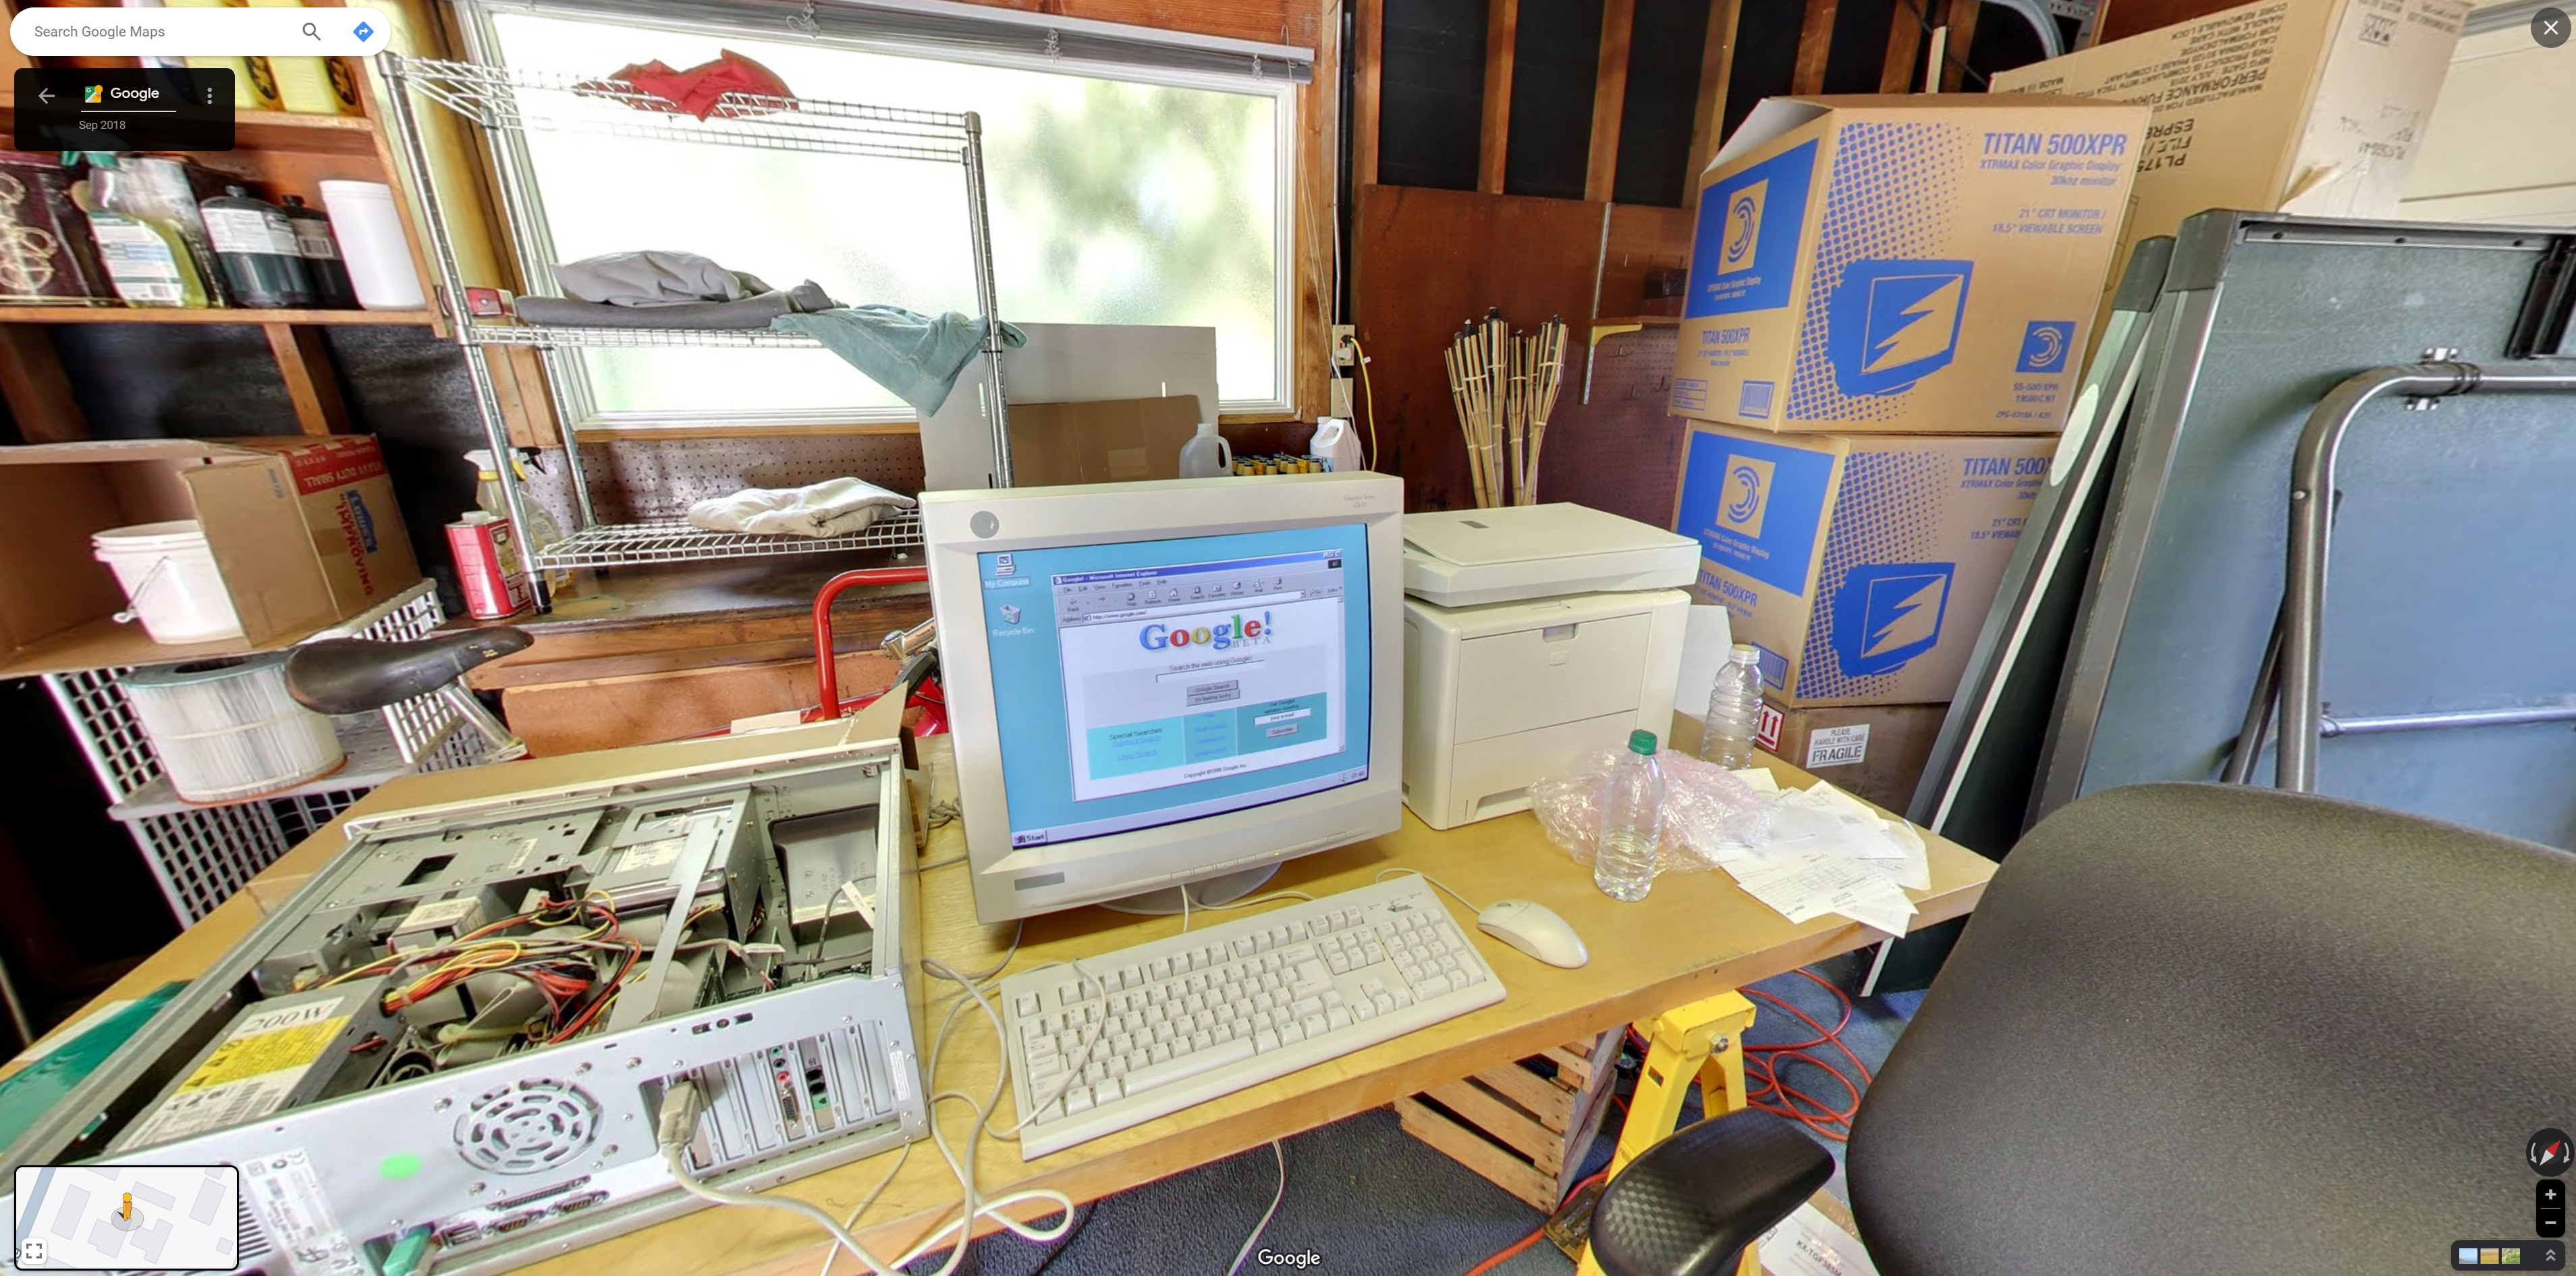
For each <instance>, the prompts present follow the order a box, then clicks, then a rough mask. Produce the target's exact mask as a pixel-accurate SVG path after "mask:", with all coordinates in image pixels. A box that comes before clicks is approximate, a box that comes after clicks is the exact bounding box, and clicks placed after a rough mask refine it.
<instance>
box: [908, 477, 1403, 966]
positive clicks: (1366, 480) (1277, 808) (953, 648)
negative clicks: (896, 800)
mask: <svg viewBox="0 0 2576 1276" xmlns="http://www.w3.org/2000/svg"><path fill="white" fill-rule="evenodd" d="M1352 522H1356V523H1359V524H1361V525H1362V526H1363V527H1364V528H1365V529H1366V531H1367V536H1368V590H1369V628H1368V632H1369V647H1370V652H1369V655H1370V659H1369V700H1370V705H1369V729H1368V742H1369V774H1368V778H1367V779H1365V780H1361V781H1359V782H1357V783H1354V784H1346V785H1343V786H1341V787H1339V788H1335V789H1328V790H1326V791H1324V792H1322V793H1315V794H1309V795H1307V796H1304V797H1297V798H1289V799H1286V800H1284V801H1278V802H1270V803H1265V804H1263V805H1260V806H1255V807H1250V808H1247V809H1244V810H1240V811H1230V812H1227V813H1225V814H1223V815H1212V816H1205V817H1202V818H1199V819H1195V820H1188V821H1184V822H1182V823H1178V824H1166V825H1162V826H1160V827H1156V828H1147V829H1136V830H1132V831H1129V832H1125V833H1111V834H1105V835H1102V836H1099V837H1092V838H1085V839H1083V840H1081V841H1077V842H1067V843H1062V844H1059V845H1052V846H1034V847H1026V848H1022V849H1019V850H1013V849H1012V847H1011V844H1010V843H1011V836H1010V816H1009V811H1008V808H1007V807H1006V806H1005V804H1004V803H1005V799H1004V792H1003V784H1002V753H1001V742H1000V733H999V729H998V726H997V724H996V722H995V718H994V711H993V672H992V665H991V663H990V660H989V653H988V652H987V650H986V646H985V643H984V641H983V635H984V607H983V598H982V585H981V582H980V579H979V576H978V573H977V571H976V563H975V558H976V555H978V554H984V553H992V552H997V551H1010V550H1037V549H1054V548H1059V547H1062V546H1066V545H1082V544H1105V543H1114V542H1123V541H1147V540H1173V539H1178V538H1182V537H1189V536H1223V535H1230V534H1234V533H1238V532H1264V531H1282V530H1293V529H1296V528H1301V527H1315V526H1323V525H1329V524H1335V523H1352ZM921 524H922V536H923V541H924V542H925V545H926V549H927V556H928V559H929V564H930V605H931V611H932V614H933V615H934V616H936V617H937V619H938V621H939V664H940V679H941V685H942V686H943V687H944V688H945V689H946V691H947V696H948V721H949V729H950V731H951V732H952V733H953V735H954V740H955V749H956V755H957V780H958V784H957V787H958V805H959V808H960V810H961V811H962V813H963V815H962V819H961V821H960V822H961V823H962V824H963V825H964V826H965V831H966V854H967V865H966V868H967V872H968V873H969V874H971V875H972V878H973V882H974V891H975V915H976V916H977V917H978V918H980V919H981V920H982V921H984V922H985V923H987V924H991V923H996V922H1006V921H1012V920H1015V919H1018V918H1022V917H1031V916H1035V915H1037V914H1039V913H1049V912H1055V911H1057V910H1059V909H1066V908H1075V907H1079V906H1081V905H1084V904H1096V903H1101V902H1103V901H1107V900H1114V899H1120V898H1124V897H1126V896H1130V895H1136V894H1141V893H1143V892H1146V891H1150V890H1157V889H1162V888H1166V887H1171V886H1177V885H1180V884H1182V883H1185V882H1191V881H1196V880H1199V879H1201V878H1205V877H1211V876H1215V875H1217V874H1220V873H1231V872H1237V871H1240V870H1244V869H1250V868H1256V867H1260V866H1263V865H1268V864H1274V863H1277V862H1279V861H1281V860H1286V859H1291V858H1294V857H1296V856H1299V855H1307V854H1312V853H1314V852H1316V851H1324V850H1330V849H1332V848H1333V847H1336V846H1343V845H1347V844H1349V843H1352V842H1356V841H1360V840H1363V839H1366V838H1371V837H1377V836H1380V835H1382V834H1386V833H1392V832H1394V831H1395V830H1396V829H1397V828H1398V827H1399V826H1401V824H1402V823H1403V819H1404V815H1403V775H1402V759H1403V756H1404V641H1403V623H1404V619H1403V618H1404V482H1403V480H1401V479H1397V478H1394V477H1391V476H1388V475H1383V474H1371V473H1354V474H1280V475H1266V476H1259V477H1225V478H1212V479H1177V480H1169V481H1155V482H1142V483H1103V484H1094V485H1088V486H1074V487H1035V488H1012V489H1003V490H997V491H947V492H925V493H923V494H922V497H921ZM1058 874H1060V875H1061V876H1060V878H1059V879H1058V880H1054V881H1049V880H1048V879H1049V878H1050V877H1051V876H1054V875H1058Z"/></svg>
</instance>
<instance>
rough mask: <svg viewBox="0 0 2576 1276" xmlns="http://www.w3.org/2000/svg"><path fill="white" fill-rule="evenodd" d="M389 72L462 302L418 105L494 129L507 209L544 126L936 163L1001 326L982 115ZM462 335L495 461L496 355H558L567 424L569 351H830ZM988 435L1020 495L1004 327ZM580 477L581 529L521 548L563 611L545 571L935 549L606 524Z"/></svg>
mask: <svg viewBox="0 0 2576 1276" xmlns="http://www.w3.org/2000/svg"><path fill="white" fill-rule="evenodd" d="M377 65H378V69H379V71H380V72H381V73H382V74H383V75H384V76H385V77H386V79H387V81H388V83H389V84H390V85H391V86H392V88H393V92H391V93H388V94H387V95H386V96H385V122H386V126H387V131H388V134H389V136H390V138H391V139H392V140H393V141H394V142H396V143H397V144H398V150H399V152H400V154H401V157H402V160H403V164H404V171H405V173H406V174H407V175H408V176H409V178H410V180H411V193H412V197H413V198H414V199H417V200H418V201H419V202H420V205H421V212H422V214H423V221H424V223H425V225H424V229H425V230H426V231H427V232H428V234H427V239H428V241H429V242H428V244H427V247H428V248H429V249H430V250H431V256H432V258H433V259H434V261H435V263H436V265H437V273H438V281H439V283H440V286H441V287H443V288H445V289H446V291H447V293H448V294H449V295H450V296H459V297H461V296H463V295H464V294H465V289H466V286H467V285H466V280H465V277H464V274H463V271H462V268H461V266H460V264H459V261H458V258H457V253H456V244H455V240H454V233H453V232H454V228H453V226H452V225H451V223H450V219H449V218H448V216H447V214H446V212H445V211H444V209H443V207H442V205H441V203H440V200H439V198H438V186H439V183H438V182H437V180H436V174H435V172H434V170H433V165H432V163H431V160H430V154H429V146H428V143H427V140H426V138H425V136H424V134H423V132H422V126H421V119H420V114H421V109H422V108H420V107H419V106H418V105H417V101H416V99H425V100H426V101H429V102H434V103H436V104H438V106H440V107H442V108H444V109H445V110H446V111H449V112H452V113H454V114H455V115H457V116H459V117H461V118H463V119H465V120H467V121H469V122H471V123H473V124H476V125H479V126H480V127H481V128H483V129H484V130H485V131H486V133H487V135H489V136H490V137H491V139H492V140H493V141H495V142H496V143H497V145H496V147H495V150H496V152H497V153H498V155H499V156H500V159H499V161H498V162H499V170H500V171H499V176H500V178H501V193H502V197H503V199H504V200H505V201H510V200H517V201H526V200H528V199H530V198H532V191H531V189H528V188H523V186H522V185H521V182H522V180H523V178H524V174H523V172H522V170H523V168H524V167H525V163H526V154H525V152H526V148H525V147H524V146H523V145H521V141H522V137H521V135H523V134H525V133H527V132H531V131H537V130H545V131H553V132H574V133H584V134H593V135H606V136H613V137H629V138H641V139H648V140H654V141H662V142H680V143H690V144H702V145H709V146H736V147H752V148H762V149H770V150H783V151H805V152H824V153H830V154H837V155H846V156H860V157H866V156H875V157H881V158H887V159H900V160H922V161H936V162H940V163H949V164H955V165H957V166H958V168H959V169H960V174H959V175H960V176H961V177H962V178H963V180H964V183H965V192H966V209H965V211H966V225H965V230H966V239H967V243H966V248H967V251H968V254H969V255H970V258H971V260H972V262H973V265H974V277H975V294H976V301H977V305H978V307H979V308H980V310H981V312H982V313H983V314H985V315H987V316H993V317H999V316H1000V314H1001V303H1000V302H999V300H998V299H997V298H996V297H995V295H994V286H993V238H992V226H991V219H990V208H989V206H988V204H987V202H986V197H985V181H984V143H983V125H982V122H981V121H980V119H979V118H978V117H977V116H976V115H975V113H973V112H971V111H969V112H947V111H921V110H912V109H908V108H902V107H885V106H867V105H861V104H858V103H852V102H833V101H824V100H820V99H808V98H791V97H761V96H753V95H748V94H727V95H726V96H724V97H723V98H721V99H718V101H717V103H716V107H715V109H714V110H713V111H712V112H711V113H710V114H709V115H708V116H707V117H706V118H704V119H699V118H695V117H692V116H689V115H687V114H683V113H679V112H678V111H677V109H676V108H674V107H673V106H672V104H671V103H669V102H667V101H664V100H663V99H661V98H659V97H656V96H654V95H651V94H649V93H645V92H642V91H640V90H638V89H637V88H636V87H635V86H634V85H632V84H627V83H624V82H622V81H607V80H584V79H580V78H577V77H574V76H570V75H564V74H560V73H547V72H537V71H530V70H524V69H514V68H510V67H500V66H484V65H479V64H476V63H470V62H446V61H434V60H425V59H415V58H404V57H401V56H399V55H396V54H390V53H388V54H383V55H380V56H379V58H378V61H377ZM454 331H455V334H456V340H457V342H458V344H459V345H460V346H461V347H462V348H463V349H464V351H465V355H466V360H465V362H466V371H467V373H468V375H469V377H470V378H471V380H472V382H473V385H474V399H475V408H476V411H477V414H478V415H480V416H481V417H482V418H483V432H484V438H485V440H486V441H487V442H488V443H489V444H490V445H491V449H492V451H493V453H494V454H495V455H499V454H500V453H502V452H503V451H505V450H507V449H508V448H510V447H511V446H512V441H511V430H510V422H509V420H508V419H507V417H506V415H505V413H504V410H503V407H502V403H501V393H500V389H499V383H498V380H497V379H496V378H495V376H494V374H493V370H492V368H491V366H490V364H489V362H488V355H487V353H486V352H487V350H488V348H490V347H493V346H515V347H524V348H535V349H539V350H544V351H546V352H547V356H548V357H547V363H548V364H549V367H550V371H551V372H552V373H553V374H554V375H550V376H549V377H548V378H547V390H548V392H549V394H550V396H551V397H552V399H553V401H554V408H555V414H556V418H557V419H558V420H561V421H566V422H571V421H577V420H579V419H580V418H581V416H582V413H581V411H580V410H579V409H580V407H581V405H579V404H578V403H576V402H575V401H574V396H570V395H568V394H567V392H566V390H565V386H564V377H565V375H567V373H566V368H567V366H568V364H569V363H570V360H569V358H568V352H569V351H572V350H578V349H586V348H627V349H668V348H682V347H698V348H716V349H727V348H730V349H756V348H771V349H813V348H818V347H819V344H820V343H818V342H815V341H813V340H812V339H810V338H807V337H802V336H798V335H795V334H792V333H782V332H772V331H769V330H766V329H706V328H667V329H656V328H600V327H588V326H579V327H547V326H542V325H535V324H508V323H459V324H457V325H456V327H455V329H454ZM981 353H982V357H983V363H984V373H983V377H982V381H983V385H982V394H983V401H984V403H985V405H986V409H985V411H986V418H987V419H986V428H987V429H988V430H989V431H990V433H991V436H992V443H993V469H992V482H993V485H994V486H996V487H1009V486H1010V485H1011V453H1010V444H1009V440H1010V423H1009V417H1008V411H1009V409H1008V397H1007V396H1006V395H1005V394H1004V392H1003V385H1002V340H1001V336H1000V328H999V327H998V326H995V327H993V328H991V329H988V331H987V335H986V337H985V340H984V343H983V349H982V352H981ZM564 459H565V467H566V472H567V474H569V476H570V477H571V480H572V489H573V493H572V494H573V501H574V510H573V513H574V516H575V521H576V522H577V524H578V525H579V530H578V531H576V532H575V533H574V534H573V535H571V536H569V537H567V538H565V539H564V540H562V541H559V542H557V543H555V544H553V545H551V546H548V547H547V548H546V549H545V550H543V551H540V550H539V549H538V548H537V546H536V544H535V542H534V541H532V540H530V539H528V538H526V537H521V538H520V540H519V554H520V562H521V565H522V566H523V567H524V568H525V569H526V571H527V574H528V576H529V577H530V591H531V592H532V593H533V594H534V595H535V596H536V604H537V609H538V610H539V611H540V612H544V611H550V610H552V607H553V601H552V597H551V592H552V591H551V590H549V589H548V587H547V583H546V577H547V573H549V572H559V571H564V570H568V569H575V568H609V567H622V566H637V565H646V564H654V563H683V562H696V561H701V560H707V559H722V558H758V557H769V556H776V555H786V554H813V553H828V552H831V551H834V550H844V549H894V550H901V549H906V548H909V547H912V546H916V545H919V544H920V543H921V527H920V522H919V520H918V519H916V518H912V517H904V518H899V519H889V520H886V521H884V522H881V523H878V524H876V525H874V526H871V527H870V528H868V529H867V530H866V531H864V532H861V533H857V534H854V535H851V536H839V537H832V538H829V539H824V540H807V539H803V538H797V537H765V536H742V535H729V534H723V533H712V532H703V531H699V530H698V529H696V528H693V527H688V526H685V525H682V524H680V523H677V522H675V521H661V520H654V521H645V522H636V523H623V524H616V523H602V522H601V521H600V520H599V517H598V510H597V507H596V506H595V505H594V504H593V502H592V500H591V494H590V484H589V480H588V478H587V477H586V476H585V475H584V473H583V470H582V459H581V449H580V448H578V447H571V448H566V449H565V451H564ZM500 488H501V497H502V501H503V503H504V505H505V506H506V507H507V509H508V511H509V515H510V517H511V519H512V520H513V521H514V522H516V523H517V524H519V525H520V526H522V527H524V526H527V525H528V522H529V519H530V514H531V510H530V508H529V499H530V498H529V496H528V494H527V493H526V492H524V491H523V490H522V489H521V485H520V482H519V479H518V476H517V472H516V470H515V469H514V468H513V467H510V466H503V467H502V468H501V471H500Z"/></svg>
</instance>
